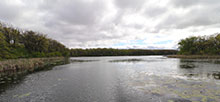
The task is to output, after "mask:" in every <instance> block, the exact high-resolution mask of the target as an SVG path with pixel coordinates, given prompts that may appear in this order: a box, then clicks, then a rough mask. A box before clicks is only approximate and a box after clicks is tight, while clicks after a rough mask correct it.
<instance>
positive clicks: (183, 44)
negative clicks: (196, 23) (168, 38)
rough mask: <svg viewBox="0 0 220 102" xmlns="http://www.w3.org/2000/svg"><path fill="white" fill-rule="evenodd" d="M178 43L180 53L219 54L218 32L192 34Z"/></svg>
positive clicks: (219, 35) (219, 39) (219, 38)
mask: <svg viewBox="0 0 220 102" xmlns="http://www.w3.org/2000/svg"><path fill="white" fill-rule="evenodd" d="M178 44H179V54H182V55H220V34H214V35H210V36H192V37H189V38H186V39H182V40H181V41H180V42H179V43H178Z"/></svg>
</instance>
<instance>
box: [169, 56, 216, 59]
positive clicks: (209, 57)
mask: <svg viewBox="0 0 220 102" xmlns="http://www.w3.org/2000/svg"><path fill="white" fill-rule="evenodd" d="M167 57H168V58H181V59H220V55H168V56H167Z"/></svg>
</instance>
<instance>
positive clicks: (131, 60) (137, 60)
mask: <svg viewBox="0 0 220 102" xmlns="http://www.w3.org/2000/svg"><path fill="white" fill-rule="evenodd" d="M140 61H144V60H143V59H135V58H134V59H119V60H111V61H109V62H140Z"/></svg>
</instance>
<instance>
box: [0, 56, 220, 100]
mask: <svg viewBox="0 0 220 102" xmlns="http://www.w3.org/2000/svg"><path fill="white" fill-rule="evenodd" d="M71 60H72V61H71V63H70V64H67V65H61V66H56V67H54V68H53V69H52V70H47V71H41V72H36V73H33V74H30V75H27V76H25V77H22V78H18V79H15V80H10V81H9V82H10V83H8V84H5V83H4V80H3V79H1V81H0V82H1V84H2V86H4V87H1V89H0V102H146V101H148V102H168V101H169V102H175V101H176V102H181V101H182V102H191V101H204V102H206V101H210V102H211V101H220V90H219V89H220V83H219V82H220V81H219V80H220V64H219V62H220V61H218V60H200V59H197V60H189V59H188V60H187V59H184V60H183V59H174V58H166V57H163V56H132V57H126V56H123V57H73V58H71Z"/></svg>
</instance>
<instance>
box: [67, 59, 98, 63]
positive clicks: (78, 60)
mask: <svg viewBox="0 0 220 102" xmlns="http://www.w3.org/2000/svg"><path fill="white" fill-rule="evenodd" d="M95 61H99V60H80V59H70V62H71V63H75V62H95Z"/></svg>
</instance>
